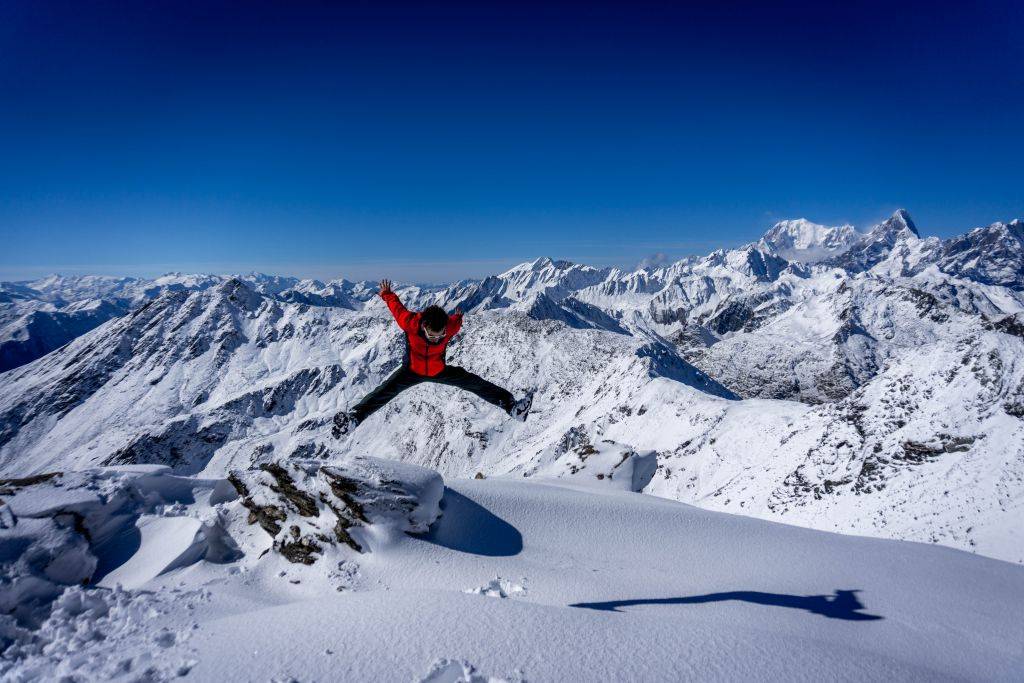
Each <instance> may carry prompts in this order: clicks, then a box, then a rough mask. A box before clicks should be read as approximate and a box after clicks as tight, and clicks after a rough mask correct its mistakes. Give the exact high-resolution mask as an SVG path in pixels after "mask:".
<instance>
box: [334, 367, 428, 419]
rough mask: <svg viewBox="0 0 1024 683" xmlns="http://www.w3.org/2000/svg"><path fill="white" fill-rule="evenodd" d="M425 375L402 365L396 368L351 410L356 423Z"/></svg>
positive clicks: (418, 381)
mask: <svg viewBox="0 0 1024 683" xmlns="http://www.w3.org/2000/svg"><path fill="white" fill-rule="evenodd" d="M424 379H426V378H425V377H423V376H422V375H417V374H416V373H414V372H413V371H412V370H410V369H409V368H407V367H405V366H402V367H400V368H398V369H397V370H395V371H394V372H393V373H392V374H391V376H390V377H388V378H387V379H386V380H384V382H383V384H381V385H380V386H379V387H377V388H376V389H374V390H373V391H371V392H370V393H368V394H367V395H366V396H364V397H363V400H361V401H360V402H359V403H357V404H356V405H355V406H354V407H353V408H352V409H351V410H350V411H349V413H350V414H351V416H352V418H353V420H354V422H355V424H359V423H360V422H362V421H363V420H365V419H366V418H368V417H370V415H373V414H374V413H375V412H377V411H378V410H380V409H381V408H383V407H384V406H385V405H387V403H388V401H390V400H391V399H393V398H394V397H395V396H398V395H399V394H400V393H402V392H403V391H405V390H406V389H408V388H409V387H411V386H415V385H417V384H419V383H420V382H422V381H423V380H424Z"/></svg>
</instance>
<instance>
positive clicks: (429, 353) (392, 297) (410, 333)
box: [380, 292, 462, 377]
mask: <svg viewBox="0 0 1024 683" xmlns="http://www.w3.org/2000/svg"><path fill="white" fill-rule="evenodd" d="M380 298H381V299H384V303H386V304H387V305H388V308H390V309H391V315H393V316H395V321H396V322H397V323H398V326H399V327H401V328H402V331H403V332H405V355H406V360H405V363H406V365H408V366H409V369H410V370H412V371H413V372H415V373H416V374H417V375H426V376H427V377H433V376H434V375H436V374H438V373H439V372H441V371H442V370H444V352H445V349H446V348H448V342H449V341H451V338H452V337H454V336H455V334H456V333H457V332H458V331H459V329H461V328H462V314H461V313H456V314H454V315H450V316H448V327H447V328H445V331H444V337H443V338H442V339H441V341H439V342H437V343H436V344H431V343H430V342H428V341H427V338H426V337H424V336H423V331H422V330H421V329H420V317H421V316H420V314H419V313H413V312H411V311H410V310H408V309H407V308H406V307H405V306H403V305H402V302H401V301H399V300H398V295H397V294H395V293H394V292H381V293H380Z"/></svg>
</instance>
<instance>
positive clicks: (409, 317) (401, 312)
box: [380, 280, 416, 334]
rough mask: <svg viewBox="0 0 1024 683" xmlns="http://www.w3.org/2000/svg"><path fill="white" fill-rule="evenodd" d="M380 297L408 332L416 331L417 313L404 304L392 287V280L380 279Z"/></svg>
mask: <svg viewBox="0 0 1024 683" xmlns="http://www.w3.org/2000/svg"><path fill="white" fill-rule="evenodd" d="M380 298H381V299H384V303H386V304H387V305H388V308H389V309H390V310H391V315H393V316H395V322H397V323H398V326H399V327H401V328H402V329H403V330H405V331H406V332H411V333H413V334H415V333H416V325H415V324H414V321H413V318H415V317H416V316H415V314H414V313H411V312H410V311H409V309H407V308H406V307H405V306H403V305H402V302H401V301H400V300H399V298H398V295H397V294H395V293H394V291H393V290H392V289H391V280H381V281H380Z"/></svg>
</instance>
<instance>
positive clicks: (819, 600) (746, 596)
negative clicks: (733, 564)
mask: <svg viewBox="0 0 1024 683" xmlns="http://www.w3.org/2000/svg"><path fill="white" fill-rule="evenodd" d="M858 592H859V591H856V590H837V591H836V592H835V595H786V594H785V593H762V592H761V591H728V592H726V593H708V594H707V595H691V596H688V597H679V598H648V599H637V600H612V601H609V602H577V603H575V604H573V605H569V606H570V607H582V608H584V609H596V610H606V611H609V612H621V611H622V610H621V608H622V607H630V606H632V605H696V604H702V603H706V602H723V601H725V600H739V601H742V602H751V603H754V604H756V605H771V606H773V607H792V608H793V609H802V610H806V611H808V612H811V613H812V614H820V615H821V616H823V617H828V618H829V619H845V620H847V621H875V620H878V619H883V618H884V617H880V616H878V615H877V614H867V613H865V612H862V611H861V610H863V609H864V605H863V604H862V603H861V601H860V600H859V599H858V598H857V593H858Z"/></svg>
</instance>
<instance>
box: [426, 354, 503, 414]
mask: <svg viewBox="0 0 1024 683" xmlns="http://www.w3.org/2000/svg"><path fill="white" fill-rule="evenodd" d="M424 379H426V380H427V381H430V382H439V383H441V384H449V385H451V386H453V387H458V388H459V389H465V390H466V391H469V392H472V393H474V394H476V395H477V396H479V397H480V398H482V399H483V400H485V401H487V402H488V403H493V404H494V405H496V406H498V407H499V408H501V409H502V410H504V411H505V412H506V413H508V412H510V411H511V410H512V409H513V408H514V407H515V405H516V399H515V397H514V396H512V394H511V393H510V392H509V391H508V390H507V389H502V388H501V387H499V386H498V385H497V384H494V383H493V382H488V381H487V380H485V379H484V378H483V377H481V376H480V375H476V374H473V373H472V372H470V371H469V370H466V369H465V368H460V367H458V366H456V365H446V366H445V368H444V370H442V371H441V372H439V373H438V374H436V375H434V376H433V377H425V378H424Z"/></svg>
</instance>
